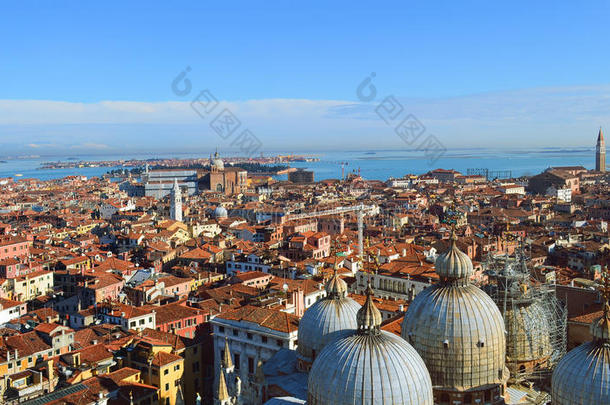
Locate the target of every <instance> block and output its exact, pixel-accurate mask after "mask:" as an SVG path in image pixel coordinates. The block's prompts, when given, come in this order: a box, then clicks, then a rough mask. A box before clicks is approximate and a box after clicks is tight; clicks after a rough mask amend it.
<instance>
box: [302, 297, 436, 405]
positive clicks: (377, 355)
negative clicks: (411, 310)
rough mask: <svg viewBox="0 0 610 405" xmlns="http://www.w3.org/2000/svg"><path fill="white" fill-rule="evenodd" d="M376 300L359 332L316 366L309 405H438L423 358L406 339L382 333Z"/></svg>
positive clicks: (362, 315) (329, 349)
mask: <svg viewBox="0 0 610 405" xmlns="http://www.w3.org/2000/svg"><path fill="white" fill-rule="evenodd" d="M380 324H381V314H380V313H379V310H378V309H377V308H375V305H374V304H373V301H372V298H371V294H370V293H369V294H367V301H366V302H365V304H364V306H363V307H362V308H361V309H360V311H358V330H357V331H352V332H351V334H350V336H346V337H343V338H340V339H337V340H334V341H333V342H332V343H330V344H328V345H327V346H326V347H325V348H324V349H323V350H322V352H321V353H320V355H319V356H318V358H317V359H316V360H315V362H314V363H313V366H312V368H311V371H310V373H309V380H308V387H307V388H308V389H307V391H308V398H307V403H308V404H309V405H330V404H332V405H365V404H367V405H368V404H380V405H385V404H387V405H432V404H433V403H434V401H433V394H432V382H431V381H430V375H429V374H428V371H427V370H426V365H425V364H424V362H423V360H422V359H421V357H420V356H419V355H418V354H417V352H416V351H415V349H413V347H411V345H410V344H408V343H407V342H405V341H404V340H403V339H401V338H400V337H398V336H396V335H394V334H392V333H389V332H386V331H381V330H379V326H380Z"/></svg>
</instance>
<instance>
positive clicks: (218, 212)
mask: <svg viewBox="0 0 610 405" xmlns="http://www.w3.org/2000/svg"><path fill="white" fill-rule="evenodd" d="M228 216H229V214H228V213H227V209H226V208H225V207H223V206H222V205H219V206H218V207H216V209H215V210H214V218H226V217H228Z"/></svg>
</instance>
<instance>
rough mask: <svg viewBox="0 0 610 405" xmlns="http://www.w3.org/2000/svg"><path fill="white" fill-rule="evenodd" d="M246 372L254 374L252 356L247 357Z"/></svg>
mask: <svg viewBox="0 0 610 405" xmlns="http://www.w3.org/2000/svg"><path fill="white" fill-rule="evenodd" d="M248 373H250V374H254V359H253V358H252V357H248Z"/></svg>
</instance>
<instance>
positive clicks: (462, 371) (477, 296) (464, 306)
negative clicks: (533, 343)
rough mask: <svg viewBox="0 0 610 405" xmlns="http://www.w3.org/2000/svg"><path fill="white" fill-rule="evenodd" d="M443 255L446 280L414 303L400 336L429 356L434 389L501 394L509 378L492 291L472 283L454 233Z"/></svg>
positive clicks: (469, 268) (501, 322)
mask: <svg viewBox="0 0 610 405" xmlns="http://www.w3.org/2000/svg"><path fill="white" fill-rule="evenodd" d="M439 259H440V260H441V265H440V266H439V267H437V272H439V276H441V277H440V278H441V281H440V282H439V283H438V284H435V285H433V286H430V287H428V288H426V289H425V290H423V291H422V292H420V293H419V294H418V295H417V296H416V297H415V299H414V300H413V302H412V303H411V305H409V308H408V310H407V313H406V314H405V318H404V320H403V323H402V333H401V335H402V337H403V338H404V339H406V340H407V341H408V342H409V343H411V344H412V345H413V347H414V348H415V349H416V350H417V352H418V353H419V354H420V355H421V357H422V358H423V359H424V362H425V363H426V366H427V368H428V370H429V372H430V376H431V378H432V383H433V385H434V387H435V390H439V391H440V392H464V391H468V390H473V391H476V390H477V388H482V387H486V388H484V389H489V388H490V387H494V388H493V389H494V391H493V392H494V393H498V386H499V385H500V384H503V383H504V382H505V381H506V379H507V378H508V370H507V369H506V367H505V354H506V338H505V328H504V319H503V318H502V314H501V313H500V310H499V309H498V307H497V306H496V304H495V303H494V302H493V300H492V299H491V298H490V297H489V295H487V294H486V293H485V292H483V291H482V290H480V289H479V288H477V287H476V286H474V285H472V284H470V283H469V276H470V274H471V272H472V262H471V261H470V259H469V258H468V257H467V256H466V255H464V253H462V252H460V251H459V249H458V248H457V246H456V244H455V234H454V235H452V243H451V248H450V250H449V252H447V253H445V254H443V255H441V256H440V257H439ZM494 403H495V402H494Z"/></svg>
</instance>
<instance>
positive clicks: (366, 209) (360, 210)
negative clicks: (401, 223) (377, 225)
mask: <svg viewBox="0 0 610 405" xmlns="http://www.w3.org/2000/svg"><path fill="white" fill-rule="evenodd" d="M376 208H377V207H376V206H374V205H364V204H359V205H354V206H351V207H336V208H331V209H328V210H323V211H314V212H305V213H302V214H289V215H287V216H286V220H288V221H293V220H299V219H306V218H318V217H325V216H328V215H340V214H345V213H346V212H356V214H357V216H358V257H359V259H360V260H362V258H363V257H364V234H363V228H364V214H365V213H370V212H372V211H374V210H375V209H376Z"/></svg>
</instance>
